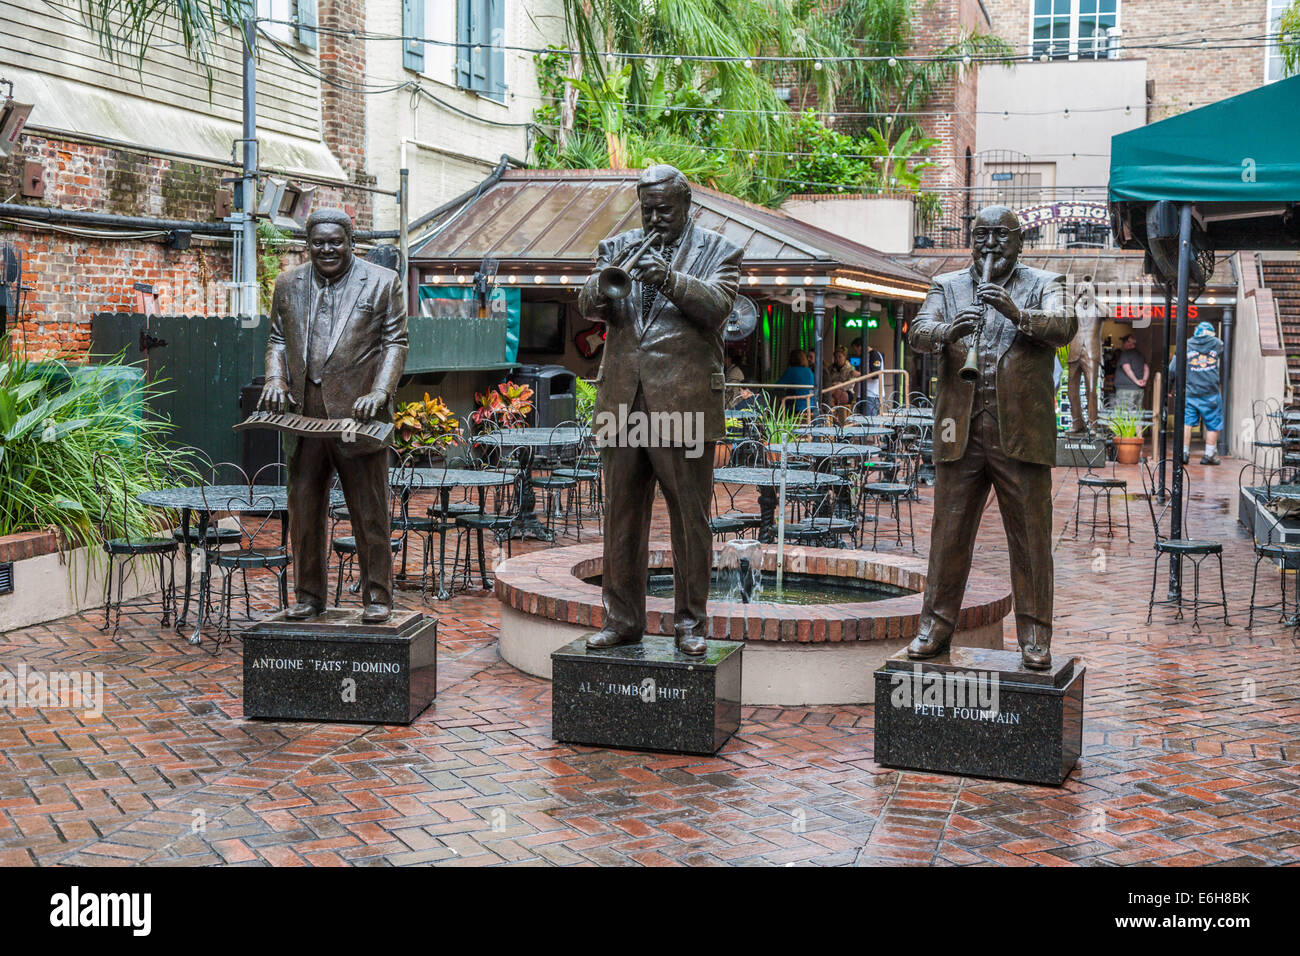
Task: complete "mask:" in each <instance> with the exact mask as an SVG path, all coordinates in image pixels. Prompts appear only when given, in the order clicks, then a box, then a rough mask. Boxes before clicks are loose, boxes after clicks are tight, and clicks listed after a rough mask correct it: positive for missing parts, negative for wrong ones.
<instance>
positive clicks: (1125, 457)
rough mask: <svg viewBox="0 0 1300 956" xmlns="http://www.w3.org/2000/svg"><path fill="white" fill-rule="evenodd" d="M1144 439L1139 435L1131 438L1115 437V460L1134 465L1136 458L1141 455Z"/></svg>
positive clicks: (1122, 463)
mask: <svg viewBox="0 0 1300 956" xmlns="http://www.w3.org/2000/svg"><path fill="white" fill-rule="evenodd" d="M1144 442H1145V439H1144V438H1142V437H1141V436H1135V437H1133V438H1118V437H1117V438H1116V439H1115V460H1116V461H1117V462H1119V463H1120V464H1121V465H1136V464H1137V463H1138V459H1139V458H1141V457H1142V445H1143V444H1144Z"/></svg>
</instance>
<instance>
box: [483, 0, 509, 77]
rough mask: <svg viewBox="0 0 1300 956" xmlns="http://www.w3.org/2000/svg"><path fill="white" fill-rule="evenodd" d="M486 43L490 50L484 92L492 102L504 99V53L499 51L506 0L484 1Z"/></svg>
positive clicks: (504, 21) (504, 31)
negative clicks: (489, 45)
mask: <svg viewBox="0 0 1300 956" xmlns="http://www.w3.org/2000/svg"><path fill="white" fill-rule="evenodd" d="M486 3H487V23H488V43H490V44H491V46H492V49H491V50H490V51H489V56H488V57H487V58H486V59H487V60H488V63H487V67H488V70H487V74H488V75H487V84H486V87H485V91H486V93H487V95H488V96H490V97H492V98H493V99H494V100H500V101H501V102H505V98H506V52H505V50H503V49H501V47H503V46H504V45H505V42H506V0H486Z"/></svg>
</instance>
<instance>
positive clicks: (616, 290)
mask: <svg viewBox="0 0 1300 956" xmlns="http://www.w3.org/2000/svg"><path fill="white" fill-rule="evenodd" d="M657 242H659V233H658V232H657V231H654V230H651V231H650V232H647V233H646V235H645V238H644V239H642V240H641V244H640V245H638V246H636V247H635V248H633V249H631V250H629V251H628V252H625V253H624V254H623V255H622V256H620V257H619V259H618V261H617V262H611V263H610V264H609V265H607V266H605V268H603V269H601V270H600V276H599V277H598V278H597V280H596V288H598V289H599V290H600V294H601V295H603V296H605V298H607V299H625V298H627V296H628V295H629V294H630V293H631V291H632V277H631V276H630V275H628V270H629V269H631V268H632V267H633V266H635V265H636V264H637V261H638V260H639V259H640V258H641V257H642V256H643V255H645V254H646V252H647V251H648V250H649V249H650V247H651V246H652V245H654V244H655V243H657Z"/></svg>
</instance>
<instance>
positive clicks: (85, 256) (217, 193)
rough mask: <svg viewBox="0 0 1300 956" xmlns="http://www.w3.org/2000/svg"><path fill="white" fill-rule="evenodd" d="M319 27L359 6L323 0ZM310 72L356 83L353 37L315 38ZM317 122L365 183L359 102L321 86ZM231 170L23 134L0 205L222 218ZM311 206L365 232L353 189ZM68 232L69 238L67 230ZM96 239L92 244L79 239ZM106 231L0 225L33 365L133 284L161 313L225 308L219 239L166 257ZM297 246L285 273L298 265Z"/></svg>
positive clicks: (19, 332)
mask: <svg viewBox="0 0 1300 956" xmlns="http://www.w3.org/2000/svg"><path fill="white" fill-rule="evenodd" d="M320 14H321V23H322V24H323V25H327V26H334V27H339V28H341V29H354V28H355V29H357V30H362V29H363V28H364V27H365V4H364V3H363V2H362V0H323V2H322V3H321V7H320ZM319 36H320V43H321V49H320V53H321V67H322V70H323V72H324V73H325V75H326V76H327V77H330V78H332V79H334V80H336V81H337V82H340V83H343V84H345V85H349V86H359V85H361V84H362V83H363V82H364V76H365V45H364V42H363V41H360V40H354V39H352V38H347V37H344V38H335V37H331V36H330V35H329V34H326V33H321V34H320V35H319ZM322 86H323V90H324V92H323V94H322V108H323V112H324V115H325V117H326V122H325V124H324V125H325V128H324V133H323V135H324V139H325V142H326V144H327V145H328V146H329V147H330V149H331V150H332V151H333V152H334V154H335V155H336V157H337V158H338V160H339V162H340V164H341V165H342V166H343V168H344V169H345V170H346V171H347V174H348V176H349V178H350V179H351V180H352V181H353V182H355V183H358V184H364V185H369V184H372V183H373V181H374V180H373V178H372V177H370V176H369V175H368V174H367V172H366V141H365V108H366V104H365V97H364V96H362V95H361V94H358V93H352V92H348V91H346V90H340V89H338V88H337V87H334V86H331V85H330V84H329V83H324V84H322ZM28 161H38V162H40V163H41V164H42V166H43V170H44V184H45V195H44V197H43V198H41V199H23V198H22V197H21V193H20V187H21V177H22V172H23V165H24V163H25V162H28ZM234 174H235V170H233V169H226V168H213V167H209V166H202V165H198V164H194V163H185V162H178V161H174V160H170V159H161V158H157V157H151V156H147V155H144V154H141V153H135V152H131V151H128V150H121V149H110V148H105V147H102V146H89V145H84V144H80V143H74V142H69V141H65V140H57V139H49V138H44V137H41V136H37V135H34V134H27V135H25V136H24V137H23V139H22V148H21V149H19V150H15V151H14V154H13V155H12V156H10V157H9V158H8V160H7V161H0V200H2V201H8V202H15V203H25V204H29V205H33V206H46V207H53V208H59V209H68V210H77V211H90V212H101V213H112V214H116V215H123V216H143V217H153V218H160V219H176V220H183V221H199V222H213V221H217V220H219V219H221V217H222V215H223V213H222V212H221V211H219V209H218V203H219V199H220V197H222V196H223V195H224V196H226V197H227V198H228V196H229V193H230V186H229V184H222V183H221V181H220V180H221V179H222V178H223V177H227V178H228V177H230V176H232V175H234ZM315 204H316V206H317V207H321V206H341V207H343V208H344V209H346V210H347V211H348V213H349V214H350V215H352V217H353V219H354V220H355V221H356V223H357V228H358V229H369V228H372V208H373V204H372V199H371V194H370V193H367V192H363V191H360V190H339V189H336V188H332V187H318V188H317V190H316V200H315ZM69 230H76V233H80V234H76V233H74V232H71V231H69ZM96 232H98V233H103V234H104V235H102V236H94V235H90V234H89V233H96ZM113 232H114V230H113V229H111V228H108V227H105V228H91V227H84V226H75V227H74V226H68V227H64V228H63V229H62V230H59V229H53V228H50V227H47V226H40V227H37V226H32V227H27V226H23V225H16V224H13V223H7V222H0V241H6V242H12V243H14V244H15V245H16V246H17V247H18V249H19V250H20V251H21V252H22V254H23V259H24V262H23V284H24V285H25V286H27V288H28V291H27V293H26V295H25V300H24V316H23V322H22V324H21V326H19V327H18V328H17V329H16V331H15V335H14V338H15V341H16V342H18V343H20V344H23V345H25V347H26V348H27V350H28V352H29V353H30V354H31V355H32V356H33V357H41V356H44V355H51V354H66V355H67V356H68V357H70V358H74V359H75V358H77V357H78V354H80V355H84V353H85V351H86V349H88V348H89V346H90V332H91V330H90V318H91V315H92V314H93V313H95V312H102V311H108V310H127V311H130V310H133V309H134V308H135V298H136V297H135V291H134V288H133V286H134V284H135V283H137V282H144V283H149V284H150V285H152V286H153V287H154V289H155V290H156V291H157V292H158V295H159V302H158V304H159V309H160V311H162V312H171V313H186V314H203V313H206V314H225V313H229V312H230V311H231V309H230V302H229V296H228V290H227V287H226V286H225V285H224V283H226V282H228V281H229V280H230V278H231V275H232V267H231V256H230V252H231V244H230V242H229V241H227V240H223V239H219V238H212V239H208V238H203V237H198V236H196V237H194V238H193V241H192V244H191V246H190V248H189V249H188V250H185V251H175V250H171V249H168V248H167V246H166V244H165V240H164V239H163V238H161V237H158V236H146V237H137V238H118V237H116V236H114V235H112V233H113ZM301 255H302V254H301V252H299V251H298V250H297V249H296V248H294V249H291V251H290V252H289V253H288V254H287V255H286V256H285V257H284V265H285V266H289V265H292V264H293V263H294V262H297V261H300V259H301Z"/></svg>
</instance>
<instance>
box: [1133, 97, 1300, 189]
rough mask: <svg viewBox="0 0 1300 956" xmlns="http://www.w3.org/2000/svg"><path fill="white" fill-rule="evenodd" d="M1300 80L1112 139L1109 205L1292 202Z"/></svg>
mask: <svg viewBox="0 0 1300 956" xmlns="http://www.w3.org/2000/svg"><path fill="white" fill-rule="evenodd" d="M1297 117H1300V76H1293V77H1291V78H1290V79H1286V80H1281V81H1279V82H1277V83H1270V84H1269V85H1268V86H1261V87H1260V88H1259V89H1255V90H1251V91H1250V92H1249V93H1242V94H1241V95H1240V96H1233V97H1230V98H1229V99H1226V100H1220V101H1219V102H1217V103H1211V104H1210V105H1209V106H1203V107H1201V108H1200V109H1195V110H1189V111H1188V112H1186V113H1182V114H1180V115H1178V116H1171V117H1170V118H1169V119H1166V120H1161V121H1160V122H1158V123H1152V124H1151V125H1149V126H1140V127H1138V128H1137V129H1134V130H1130V131H1129V132H1127V133H1120V134H1119V135H1118V136H1114V137H1112V138H1111V145H1110V201H1111V202H1113V203H1114V202H1126V201H1127V202H1154V201H1156V200H1160V199H1173V200H1176V201H1179V202H1195V203H1205V202H1233V203H1258V202H1272V203H1294V202H1296V201H1297V200H1298V199H1300V122H1297Z"/></svg>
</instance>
